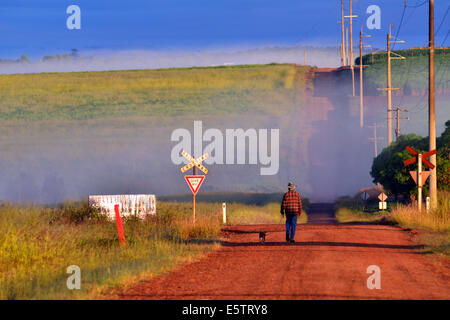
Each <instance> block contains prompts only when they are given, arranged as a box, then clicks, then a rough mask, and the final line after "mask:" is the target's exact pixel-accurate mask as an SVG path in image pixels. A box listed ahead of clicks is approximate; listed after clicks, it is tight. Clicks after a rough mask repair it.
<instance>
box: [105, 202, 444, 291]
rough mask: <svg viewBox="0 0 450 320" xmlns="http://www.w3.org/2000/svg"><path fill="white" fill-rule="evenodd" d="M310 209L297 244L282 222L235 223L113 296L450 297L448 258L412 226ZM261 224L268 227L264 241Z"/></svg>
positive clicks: (299, 231) (329, 209) (299, 228)
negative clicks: (199, 254) (219, 238)
mask: <svg viewBox="0 0 450 320" xmlns="http://www.w3.org/2000/svg"><path fill="white" fill-rule="evenodd" d="M311 211H312V212H310V214H309V215H308V218H309V223H308V224H307V225H299V226H298V228H297V233H296V236H295V239H296V243H295V244H287V243H286V242H285V233H284V225H245V226H231V227H228V228H227V229H226V230H224V232H223V243H222V244H223V247H222V248H221V249H219V250H217V251H214V252H211V253H210V254H208V255H207V256H206V257H204V258H202V259H201V260H199V261H198V262H194V263H190V264H186V265H184V266H182V267H180V268H179V269H178V270H175V271H173V272H171V273H168V274H166V275H162V276H159V277H156V278H153V279H150V280H148V281H142V282H140V283H138V284H137V285H136V286H135V287H133V288H131V289H129V290H127V291H124V292H120V293H119V294H118V295H117V296H115V297H113V298H115V299H158V300H165V299H213V300H219V299H224V300H233V299H238V300H246V299H289V300H290V299H450V259H445V258H438V257H436V256H434V255H431V254H423V253H420V252H419V251H418V249H419V248H420V246H418V245H417V244H416V243H414V242H413V241H412V239H411V237H412V235H411V233H410V232H407V231H404V230H402V229H400V228H398V227H394V226H389V225H375V224H337V223H335V222H334V218H333V217H334V215H333V212H332V208H331V207H329V206H328V207H327V206H326V205H325V206H316V207H314V208H313V209H312V210H311ZM259 231H267V232H268V234H267V236H266V242H265V243H264V244H260V243H259V237H258V232H259ZM370 265H376V266H379V267H380V269H381V289H368V287H367V279H368V277H369V276H370V275H371V274H368V273H366V272H367V267H368V266H370Z"/></svg>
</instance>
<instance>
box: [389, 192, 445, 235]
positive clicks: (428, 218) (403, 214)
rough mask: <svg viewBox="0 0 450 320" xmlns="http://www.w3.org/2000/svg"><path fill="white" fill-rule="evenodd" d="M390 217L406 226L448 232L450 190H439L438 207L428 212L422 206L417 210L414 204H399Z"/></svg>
mask: <svg viewBox="0 0 450 320" xmlns="http://www.w3.org/2000/svg"><path fill="white" fill-rule="evenodd" d="M392 218H393V219H394V220H395V221H396V222H397V223H399V224H400V225H402V226H405V227H407V228H412V229H425V230H430V231H437V232H450V192H449V191H446V192H445V191H443V192H440V193H439V197H438V207H437V208H436V209H434V210H431V211H430V212H428V213H427V212H426V211H425V209H424V208H423V210H422V212H419V211H418V210H417V207H416V206H412V205H408V206H404V205H399V206H397V207H396V208H395V209H393V210H392Z"/></svg>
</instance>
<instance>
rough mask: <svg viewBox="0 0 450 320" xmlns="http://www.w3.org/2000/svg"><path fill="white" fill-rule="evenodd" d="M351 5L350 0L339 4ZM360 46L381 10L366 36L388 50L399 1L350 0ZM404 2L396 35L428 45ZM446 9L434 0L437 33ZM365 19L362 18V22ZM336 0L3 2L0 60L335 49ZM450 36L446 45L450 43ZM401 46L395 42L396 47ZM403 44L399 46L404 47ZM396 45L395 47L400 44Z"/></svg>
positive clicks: (422, 21) (419, 19)
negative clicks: (368, 24) (70, 22)
mask: <svg viewBox="0 0 450 320" xmlns="http://www.w3.org/2000/svg"><path fill="white" fill-rule="evenodd" d="M344 2H345V4H346V7H347V8H348V2H349V1H348V0H345V1H344ZM353 2H354V6H353V10H354V14H357V15H359V16H360V18H358V19H356V20H355V23H354V30H355V35H354V40H355V41H357V33H358V32H359V29H360V25H361V22H363V23H364V24H365V21H366V19H367V18H368V16H369V15H368V14H366V9H367V7H368V6H369V5H372V4H375V5H378V6H380V8H381V23H382V25H381V29H380V30H368V29H367V28H365V31H366V32H367V33H368V34H370V35H371V36H372V40H371V41H372V43H373V44H374V45H375V46H377V47H380V48H382V47H384V46H385V39H386V32H387V30H388V25H389V23H392V24H394V28H393V33H394V35H395V34H396V33H397V28H398V25H399V22H400V19H401V16H402V13H403V7H404V0H359V1H358V0H354V1H353ZM423 2H424V1H423V0H407V3H408V6H409V7H408V8H407V9H406V11H405V15H404V19H403V24H402V27H401V30H400V33H399V37H401V38H402V39H404V40H406V41H407V42H408V43H407V45H408V46H410V45H415V46H417V45H425V44H426V42H427V37H428V23H427V17H428V4H425V5H422V6H420V7H417V8H413V6H415V5H417V4H421V3H423ZM71 4H76V5H79V6H80V8H81V24H82V28H81V30H68V29H67V28H66V19H67V17H68V14H66V8H67V7H68V6H69V5H71ZM449 5H450V1H449V0H436V28H438V26H439V25H440V24H441V21H443V16H444V14H445V12H446V10H447V8H448V6H449ZM361 17H362V19H361ZM339 19H340V1H339V0H315V1H309V0H308V1H306V0H226V1H224V0H148V1H138V0H128V1H117V0H70V1H66V0H2V1H1V4H0V57H2V58H16V57H18V56H20V54H22V53H26V54H28V55H29V56H31V57H36V58H38V57H40V56H42V55H44V54H54V53H65V52H68V51H69V50H70V49H71V48H77V49H79V50H80V51H81V52H83V51H92V50H99V49H103V50H134V49H189V50H202V49H205V48H207V49H211V48H235V47H260V46H266V45H270V46H272V45H277V46H285V45H286V46H291V45H299V44H305V45H321V46H336V45H339V36H340V29H339V24H338V23H337V22H338V20H339ZM449 28H450V13H448V14H447V16H446V19H445V21H444V22H443V24H442V27H441V29H440V31H439V33H438V34H437V38H436V39H437V44H439V45H440V44H442V43H441V42H442V41H443V40H444V37H445V36H446V34H447V32H448V30H449ZM449 43H450V37H448V38H447V41H446V43H445V44H447V45H449ZM397 46H400V45H397ZM401 46H403V45H401ZM401 46H400V47H401Z"/></svg>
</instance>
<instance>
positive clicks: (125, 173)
mask: <svg viewBox="0 0 450 320" xmlns="http://www.w3.org/2000/svg"><path fill="white" fill-rule="evenodd" d="M273 50H275V49H273ZM275 51H276V50H275ZM253 54H254V55H253V58H252V59H250V53H249V52H246V53H242V54H241V56H240V59H241V60H238V59H237V58H236V57H237V56H234V57H235V58H234V59H233V60H232V61H231V59H223V60H221V61H230V62H234V63H236V64H237V63H266V62H272V61H273V57H274V56H275V55H273V56H272V57H270V56H269V57H266V56H265V54H263V53H262V52H261V55H260V59H258V58H255V57H256V56H257V55H259V54H260V53H259V52H254V53H253ZM284 54H288V53H286V52H285V53H284ZM289 54H292V56H291V57H292V59H293V61H291V62H295V61H294V57H295V55H296V54H297V55H298V54H299V52H298V51H295V50H294V51H293V52H291V53H289ZM191 57H192V59H194V57H196V56H195V54H192V56H191ZM301 58H302V57H301ZM311 58H312V57H311ZM105 59H106V58H105ZM143 59H144V58H143ZM148 59H149V60H148V62H149V63H150V61H152V60H151V59H150V58H148ZM161 59H162V58H161ZM167 59H168V58H167ZM197 59H199V60H198V63H200V60H201V59H200V57H197ZM245 59H248V60H245ZM264 59H265V60H264ZM296 59H297V62H298V59H299V57H296ZM317 59H319V60H320V58H317ZM329 59H330V60H329V61H330V64H331V62H332V61H334V60H333V58H332V57H330V58H329ZM213 60H214V59H212V58H211V61H206V60H204V61H202V62H203V63H204V64H205V65H210V64H213V63H219V59H217V60H215V61H213ZM286 60H287V59H286V58H280V60H279V61H280V62H281V61H284V62H286ZM121 61H125V60H121ZM74 63H76V62H74ZM142 63H144V62H142ZM152 63H154V65H152V66H147V67H155V66H156V64H158V66H159V67H161V66H163V65H164V63H167V64H168V63H169V62H168V61H165V62H162V61H161V60H160V61H159V62H155V61H153V62H152ZM177 63H179V66H181V65H183V63H184V65H186V63H187V59H185V60H183V61H182V60H181V57H180V61H178V62H177V61H176V60H174V61H172V66H174V64H177ZM191 63H192V64H196V63H197V62H191ZM308 63H310V62H308ZM37 66H38V65H37ZM37 66H36V67H37ZM66 67H67V66H66ZM97 67H98V68H100V67H99V66H97ZM117 67H118V68H119V65H117ZM135 67H138V65H135ZM30 68H31V67H30ZM61 68H63V65H61ZM120 68H123V66H121V67H120ZM3 71H4V70H3ZM12 71H13V70H11V72H12ZM16 71H17V70H16ZM28 71H30V70H28ZM24 72H25V71H24ZM357 76H358V75H357ZM357 87H358V83H357ZM400 99H402V102H403V103H408V104H410V105H416V109H413V110H411V111H412V112H411V113H410V114H409V116H410V117H411V121H409V122H407V123H404V124H402V125H404V127H403V129H402V132H403V133H417V134H421V135H423V136H425V135H426V133H427V124H426V119H427V110H426V108H424V107H423V106H422V104H423V101H426V99H425V100H424V97H421V96H415V97H413V96H410V97H403V98H401V97H397V96H394V97H393V104H394V105H396V103H398V102H399V101H400ZM261 103H264V102H261ZM385 105H386V97H383V96H376V97H369V96H368V97H366V98H365V108H366V109H365V126H364V127H363V128H361V127H360V123H359V96H358V91H357V92H356V96H355V97H352V96H351V76H350V75H349V74H348V73H347V74H346V75H345V74H344V75H340V76H339V77H336V76H334V77H333V76H332V75H331V74H330V73H323V74H316V77H315V79H314V90H313V91H309V90H308V91H307V92H306V94H305V96H303V97H302V98H298V99H297V98H296V97H293V99H292V106H293V109H292V112H290V113H286V114H278V115H276V116H268V115H264V114H248V113H247V114H241V115H239V114H238V115H220V116H209V115H193V116H191V117H186V116H183V117H179V116H172V117H166V118H165V119H158V118H156V117H154V118H152V117H147V118H145V117H142V118H133V119H120V118H113V119H103V120H102V119H100V120H86V121H83V120H77V121H61V123H55V122H53V123H46V122H45V121H42V122H30V123H23V124H19V125H15V126H2V127H1V128H0V154H1V158H0V175H1V177H2V179H1V180H0V199H1V200H8V201H13V202H38V203H56V202H60V201H63V200H65V199H81V198H85V197H87V196H88V195H89V194H127V193H151V194H156V195H157V196H159V195H171V194H180V193H188V192H189V189H188V187H187V185H186V182H185V181H184V179H183V175H182V174H181V172H180V167H181V165H176V164H174V163H172V161H171V152H172V149H173V148H174V146H175V145H176V142H173V141H171V135H172V133H173V131H174V130H176V129H179V128H183V129H187V130H188V131H190V132H192V133H193V130H194V121H195V120H202V122H203V126H204V130H206V129H209V128H215V129H218V130H220V131H221V132H223V133H224V132H225V130H226V129H237V128H243V129H244V130H247V129H250V128H254V129H279V139H280V159H279V171H278V174H276V175H267V176H263V175H261V174H260V172H261V170H260V169H261V166H260V165H249V164H233V165H220V164H211V165H209V164H206V167H207V168H208V169H209V173H208V175H207V177H206V180H205V182H204V184H203V185H202V188H201V191H200V192H207V191H210V192H213V191H256V192H281V191H284V190H286V185H287V183H288V181H294V182H295V183H296V184H297V185H298V190H299V191H300V192H301V193H302V195H303V196H305V197H308V198H310V199H311V200H312V201H333V200H334V199H335V198H336V197H339V196H345V195H354V194H355V193H356V192H357V191H358V190H359V189H360V188H363V187H368V186H371V185H372V178H371V177H370V174H369V172H370V168H371V165H372V160H373V158H374V144H373V142H371V141H369V138H372V137H373V133H374V132H373V129H371V128H369V127H368V125H373V124H374V123H377V124H379V125H384V128H379V129H378V137H382V138H384V141H380V142H379V144H378V150H379V152H380V151H381V150H382V149H383V148H384V147H385V146H386V113H385V108H386V107H385ZM448 105H449V97H448V96H444V95H440V96H439V95H438V97H437V108H436V110H437V117H436V118H437V133H438V136H439V135H440V134H441V133H442V131H443V129H444V123H445V121H447V120H448ZM204 146H206V143H205V144H204ZM195 156H200V154H196V155H195Z"/></svg>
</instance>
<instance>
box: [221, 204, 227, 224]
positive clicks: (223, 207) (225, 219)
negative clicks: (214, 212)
mask: <svg viewBox="0 0 450 320" xmlns="http://www.w3.org/2000/svg"><path fill="white" fill-rule="evenodd" d="M222 217H223V224H226V223H227V204H226V203H225V202H223V203H222Z"/></svg>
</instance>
